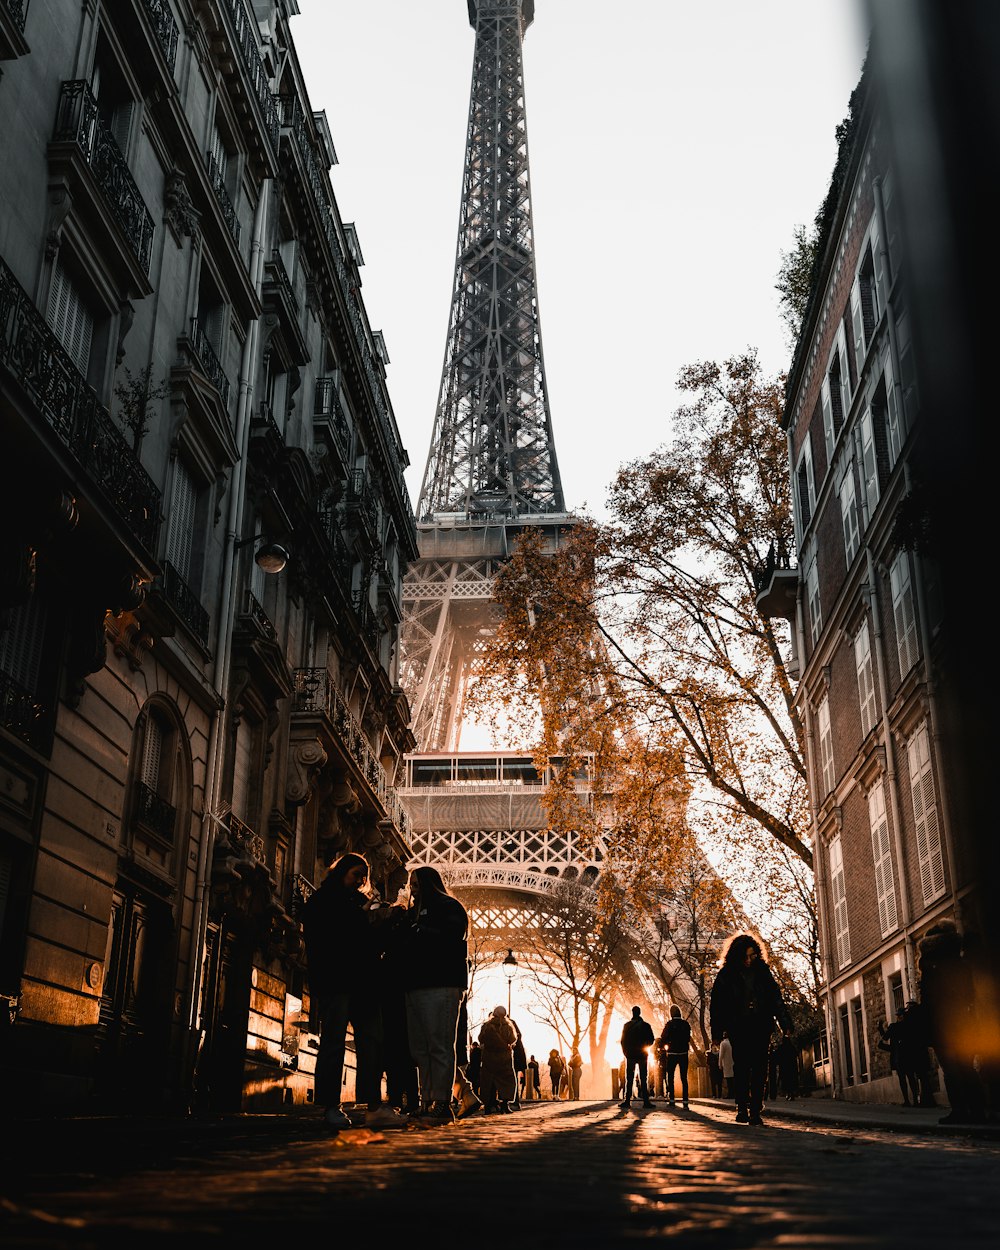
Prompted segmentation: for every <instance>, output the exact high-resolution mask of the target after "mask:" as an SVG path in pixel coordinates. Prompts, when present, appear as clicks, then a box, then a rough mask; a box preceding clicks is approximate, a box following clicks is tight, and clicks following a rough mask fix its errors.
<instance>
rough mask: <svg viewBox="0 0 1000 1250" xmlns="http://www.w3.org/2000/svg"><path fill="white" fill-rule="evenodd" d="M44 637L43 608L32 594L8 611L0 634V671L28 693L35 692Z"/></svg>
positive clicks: (36, 690) (37, 687)
mask: <svg viewBox="0 0 1000 1250" xmlns="http://www.w3.org/2000/svg"><path fill="white" fill-rule="evenodd" d="M44 637H45V607H44V605H43V604H42V603H41V602H40V601H39V599H38V598H37V596H35V595H32V597H31V598H30V599H29V600H28V602H27V603H24V604H20V605H18V607H16V608H14V609H13V610H12V612H11V614H10V621H9V623H8V626H7V628H6V629H5V630H4V631H3V633H0V672H3V673H6V674H7V676H8V677H10V678H12V679H13V680H14V681H15V682H16V683H17V685H18V686H20V687H21V689H22V690H26V691H28V693H29V694H37V693H38V689H39V675H40V672H41V665H42V640H43V638H44Z"/></svg>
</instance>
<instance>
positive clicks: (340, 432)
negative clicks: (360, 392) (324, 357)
mask: <svg viewBox="0 0 1000 1250" xmlns="http://www.w3.org/2000/svg"><path fill="white" fill-rule="evenodd" d="M313 416H314V417H322V418H324V419H325V420H326V422H327V424H328V427H329V430H330V434H331V435H332V437H333V442H334V445H335V446H336V449H337V451H338V452H339V453H340V458H341V460H342V461H343V463H344V464H345V465H346V464H348V463H349V458H350V454H351V427H350V425H349V424H348V422H347V415H346V413H345V412H344V408H343V405H342V404H341V402H340V396H339V395H338V393H337V379H336V378H317V379H316V397H315V399H314V401H313Z"/></svg>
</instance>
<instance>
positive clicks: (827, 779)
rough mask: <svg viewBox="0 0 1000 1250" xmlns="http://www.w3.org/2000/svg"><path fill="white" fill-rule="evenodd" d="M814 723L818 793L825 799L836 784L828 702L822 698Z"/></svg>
mask: <svg viewBox="0 0 1000 1250" xmlns="http://www.w3.org/2000/svg"><path fill="white" fill-rule="evenodd" d="M816 722H817V726H818V729H819V766H820V791H821V795H822V797H823V798H825V797H826V796H827V795H828V794H829V793H830V791H831V790H832V789H833V787H834V786H835V785H836V782H837V778H836V774H835V773H834V770H833V734H832V732H831V730H830V700H829V699H828V698H824V699H823V702H822V703H821V704H820V705H819V707H818V708H817V709H816Z"/></svg>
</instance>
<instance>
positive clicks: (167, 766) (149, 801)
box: [132, 706, 179, 851]
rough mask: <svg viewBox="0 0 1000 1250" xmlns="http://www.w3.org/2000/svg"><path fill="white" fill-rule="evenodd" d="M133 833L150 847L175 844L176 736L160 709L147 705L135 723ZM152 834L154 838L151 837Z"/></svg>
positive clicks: (177, 742)
mask: <svg viewBox="0 0 1000 1250" xmlns="http://www.w3.org/2000/svg"><path fill="white" fill-rule="evenodd" d="M134 745H135V751H134V755H133V758H134V759H136V760H137V761H138V764H137V768H136V771H135V773H134V775H133V779H132V784H133V790H132V832H133V834H141V835H142V837H143V838H145V839H146V840H147V848H146V849H147V851H148V850H149V849H150V846H152V847H160V848H162V847H164V846H167V847H170V846H173V845H174V841H175V830H176V825H177V804H176V801H175V790H176V789H177V777H178V768H177V757H178V751H179V741H178V733H177V730H176V727H175V725H174V722H173V721H172V720H171V719H170V718H169V716H168V715H167V714H166V713H165V712H164V710H163V709H162V708H158V707H155V706H153V707H150V706H147V707H146V709H145V711H144V712H143V714H142V716H140V718H139V720H138V721H137V723H136V740H135V744H134ZM151 835H153V836H152V837H151Z"/></svg>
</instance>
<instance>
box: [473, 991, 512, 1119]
mask: <svg viewBox="0 0 1000 1250" xmlns="http://www.w3.org/2000/svg"><path fill="white" fill-rule="evenodd" d="M516 1041H517V1030H516V1029H515V1028H514V1025H513V1023H512V1022H511V1020H510V1017H509V1016H508V1015H507V1008H506V1007H494V1008H493V1010H492V1012H491V1013H490V1015H489V1016H488V1017H487V1019H486V1021H485V1023H484V1024H483V1027H482V1028H481V1029H480V1030H479V1046H480V1049H481V1051H482V1055H483V1062H482V1070H481V1072H480V1077H479V1088H480V1090H481V1091H482V1095H483V1105H484V1107H485V1108H486V1114H487V1115H493V1114H495V1113H496V1112H498V1111H499V1112H503V1113H504V1114H506V1113H507V1112H509V1111H510V1109H511V1108H510V1103H511V1101H512V1099H513V1098H514V1095H515V1094H516V1093H517V1074H516V1072H515V1071H514V1044H515V1042H516Z"/></svg>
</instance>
